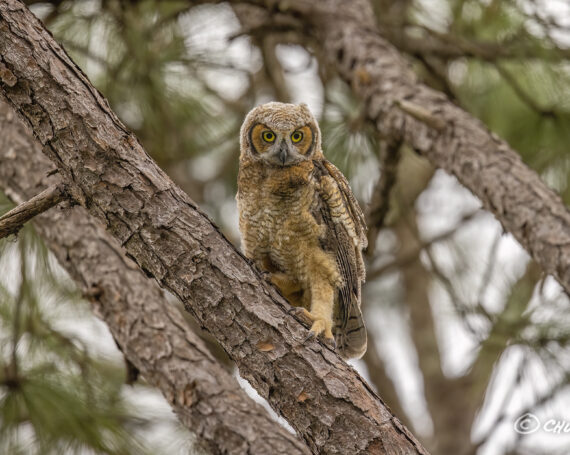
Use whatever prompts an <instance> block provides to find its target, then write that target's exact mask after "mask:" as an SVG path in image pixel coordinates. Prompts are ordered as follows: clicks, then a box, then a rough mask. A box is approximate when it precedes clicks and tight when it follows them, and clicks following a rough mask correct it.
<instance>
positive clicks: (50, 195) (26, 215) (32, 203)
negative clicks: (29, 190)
mask: <svg viewBox="0 0 570 455" xmlns="http://www.w3.org/2000/svg"><path fill="white" fill-rule="evenodd" d="M66 198H67V192H66V191H65V188H64V186H63V185H61V184H59V185H53V186H50V187H49V188H47V189H46V190H44V191H42V192H41V193H40V194H38V195H37V196H34V197H33V198H32V199H30V200H29V201H26V202H24V203H22V204H20V205H19V206H18V207H16V208H14V209H12V210H10V211H9V212H8V213H6V214H5V215H4V216H2V217H0V239H2V238H4V237H7V236H9V235H10V234H16V233H17V232H18V231H19V230H20V229H21V228H22V226H23V225H24V223H26V222H27V221H29V220H31V219H32V218H33V217H35V216H36V215H39V214H40V213H42V212H45V211H46V210H48V209H50V208H51V207H53V206H54V205H57V204H59V203H60V202H61V201H63V200H64V199H66Z"/></svg>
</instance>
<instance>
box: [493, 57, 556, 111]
mask: <svg viewBox="0 0 570 455" xmlns="http://www.w3.org/2000/svg"><path fill="white" fill-rule="evenodd" d="M495 68H496V69H497V71H498V73H499V74H500V76H501V77H502V78H503V79H504V80H505V82H506V83H507V84H508V85H509V86H510V87H511V89H513V91H514V92H515V94H516V95H517V97H518V98H519V99H520V100H521V101H522V102H523V103H524V104H526V105H527V106H528V107H529V108H530V109H531V110H533V111H535V112H536V113H538V114H539V115H542V116H544V117H554V118H556V117H557V112H556V110H555V109H554V108H553V107H542V106H540V105H539V104H538V103H537V102H536V101H535V100H534V99H533V98H532V96H530V95H529V94H528V93H527V92H526V91H525V89H524V88H523V87H522V86H521V85H520V84H519V82H518V81H517V79H516V78H515V77H514V76H513V75H512V74H511V72H510V71H508V70H507V69H506V68H505V67H504V66H502V65H499V64H498V63H495Z"/></svg>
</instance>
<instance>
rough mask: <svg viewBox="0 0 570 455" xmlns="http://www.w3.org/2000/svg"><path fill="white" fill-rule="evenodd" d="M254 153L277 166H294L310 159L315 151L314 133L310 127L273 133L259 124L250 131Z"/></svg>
mask: <svg viewBox="0 0 570 455" xmlns="http://www.w3.org/2000/svg"><path fill="white" fill-rule="evenodd" d="M250 143H251V146H252V149H253V150H252V151H253V153H254V154H257V155H258V156H259V157H260V158H261V159H263V160H264V161H267V162H269V163H271V164H273V165H277V166H283V167H285V166H292V165H294V164H297V163H299V162H301V161H303V160H306V159H307V158H309V155H310V154H311V152H312V149H313V131H312V129H311V128H310V127H309V126H302V127H300V128H298V129H294V130H292V131H291V130H288V131H273V130H271V129H270V128H268V127H267V126H265V125H263V124H261V123H258V124H257V125H255V126H254V127H253V128H252V129H251V130H250Z"/></svg>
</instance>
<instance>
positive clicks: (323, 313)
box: [236, 103, 366, 358]
mask: <svg viewBox="0 0 570 455" xmlns="http://www.w3.org/2000/svg"><path fill="white" fill-rule="evenodd" d="M240 146H241V154H240V168H239V177H238V194H237V197H236V199H237V201H238V209H239V225H240V231H241V234H242V240H243V248H244V252H245V254H246V256H247V257H249V258H251V259H253V260H254V261H255V262H256V263H257V264H258V266H259V267H260V268H261V269H263V270H265V271H267V272H269V273H270V274H271V275H270V276H271V281H272V282H273V283H274V284H275V285H276V286H277V287H278V288H279V289H280V290H281V292H282V293H283V295H284V296H285V297H286V298H287V299H288V300H289V301H290V302H291V304H292V305H295V306H298V307H302V308H304V309H305V310H307V311H304V312H303V313H304V315H305V316H306V317H308V318H309V319H310V320H311V321H312V327H311V332H312V333H313V334H314V335H321V334H323V335H324V337H325V339H326V340H329V341H332V340H333V337H334V340H335V341H336V346H337V349H338V350H339V353H340V354H341V355H342V356H343V357H345V358H353V357H361V356H362V355H363V354H364V352H365V351H366V329H365V327H364V322H363V320H362V313H361V311H360V298H361V293H360V288H361V284H362V282H363V281H364V278H365V271H364V263H363V261H362V252H361V251H362V249H363V248H364V247H365V246H366V235H365V231H366V226H365V223H364V217H363V215H362V211H361V209H360V207H359V206H358V202H357V201H356V199H355V198H354V196H353V194H352V191H351V190H350V187H349V186H348V182H347V181H346V179H345V178H344V176H343V175H342V173H341V172H340V171H339V170H338V169H337V168H336V167H335V166H334V165H333V164H332V163H330V162H329V161H327V160H326V159H325V158H324V156H323V153H322V149H321V133H320V130H319V126H318V124H317V121H316V120H315V118H314V117H313V115H312V114H311V112H310V111H309V109H308V107H307V106H306V105H305V104H301V105H293V104H283V103H267V104H264V105H261V106H258V107H257V108H255V109H253V110H252V111H251V112H250V113H249V114H248V115H247V117H246V119H245V121H244V123H243V125H242V128H241V139H240Z"/></svg>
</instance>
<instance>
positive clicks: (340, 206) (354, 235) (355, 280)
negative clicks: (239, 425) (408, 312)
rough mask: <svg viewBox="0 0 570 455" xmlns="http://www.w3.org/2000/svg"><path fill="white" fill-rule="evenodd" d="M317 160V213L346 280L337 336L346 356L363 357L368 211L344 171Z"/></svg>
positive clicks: (340, 291) (337, 309) (340, 294)
mask: <svg viewBox="0 0 570 455" xmlns="http://www.w3.org/2000/svg"><path fill="white" fill-rule="evenodd" d="M315 164H316V169H315V171H316V178H317V180H318V187H319V192H318V196H317V201H316V202H315V205H314V210H313V214H314V216H315V218H316V219H317V222H319V223H320V224H321V225H323V226H325V235H324V236H323V238H322V239H321V242H322V246H323V248H324V249H325V250H327V251H330V252H332V253H333V254H334V256H335V258H336V263H337V265H338V271H339V273H340V275H341V277H342V280H343V282H342V284H340V285H339V287H338V288H337V298H336V302H337V305H335V315H334V316H335V330H334V334H335V339H336V343H337V346H338V349H339V351H340V353H341V355H343V357H346V358H351V357H360V356H361V355H362V354H363V353H364V351H365V350H366V329H365V327H364V322H363V320H362V313H361V311H360V287H361V283H362V282H363V281H364V278H365V271H364V264H363V261H362V253H361V250H362V248H364V247H365V246H366V224H365V222H364V215H363V213H362V210H361V209H360V206H359V205H358V202H357V201H356V198H355V197H354V195H353V194H352V191H351V190H350V187H349V186H348V182H347V181H346V179H345V177H344V176H343V175H342V173H341V172H340V171H339V170H338V169H337V168H336V167H335V166H334V165H333V164H331V163H330V162H328V161H323V162H318V163H315Z"/></svg>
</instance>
